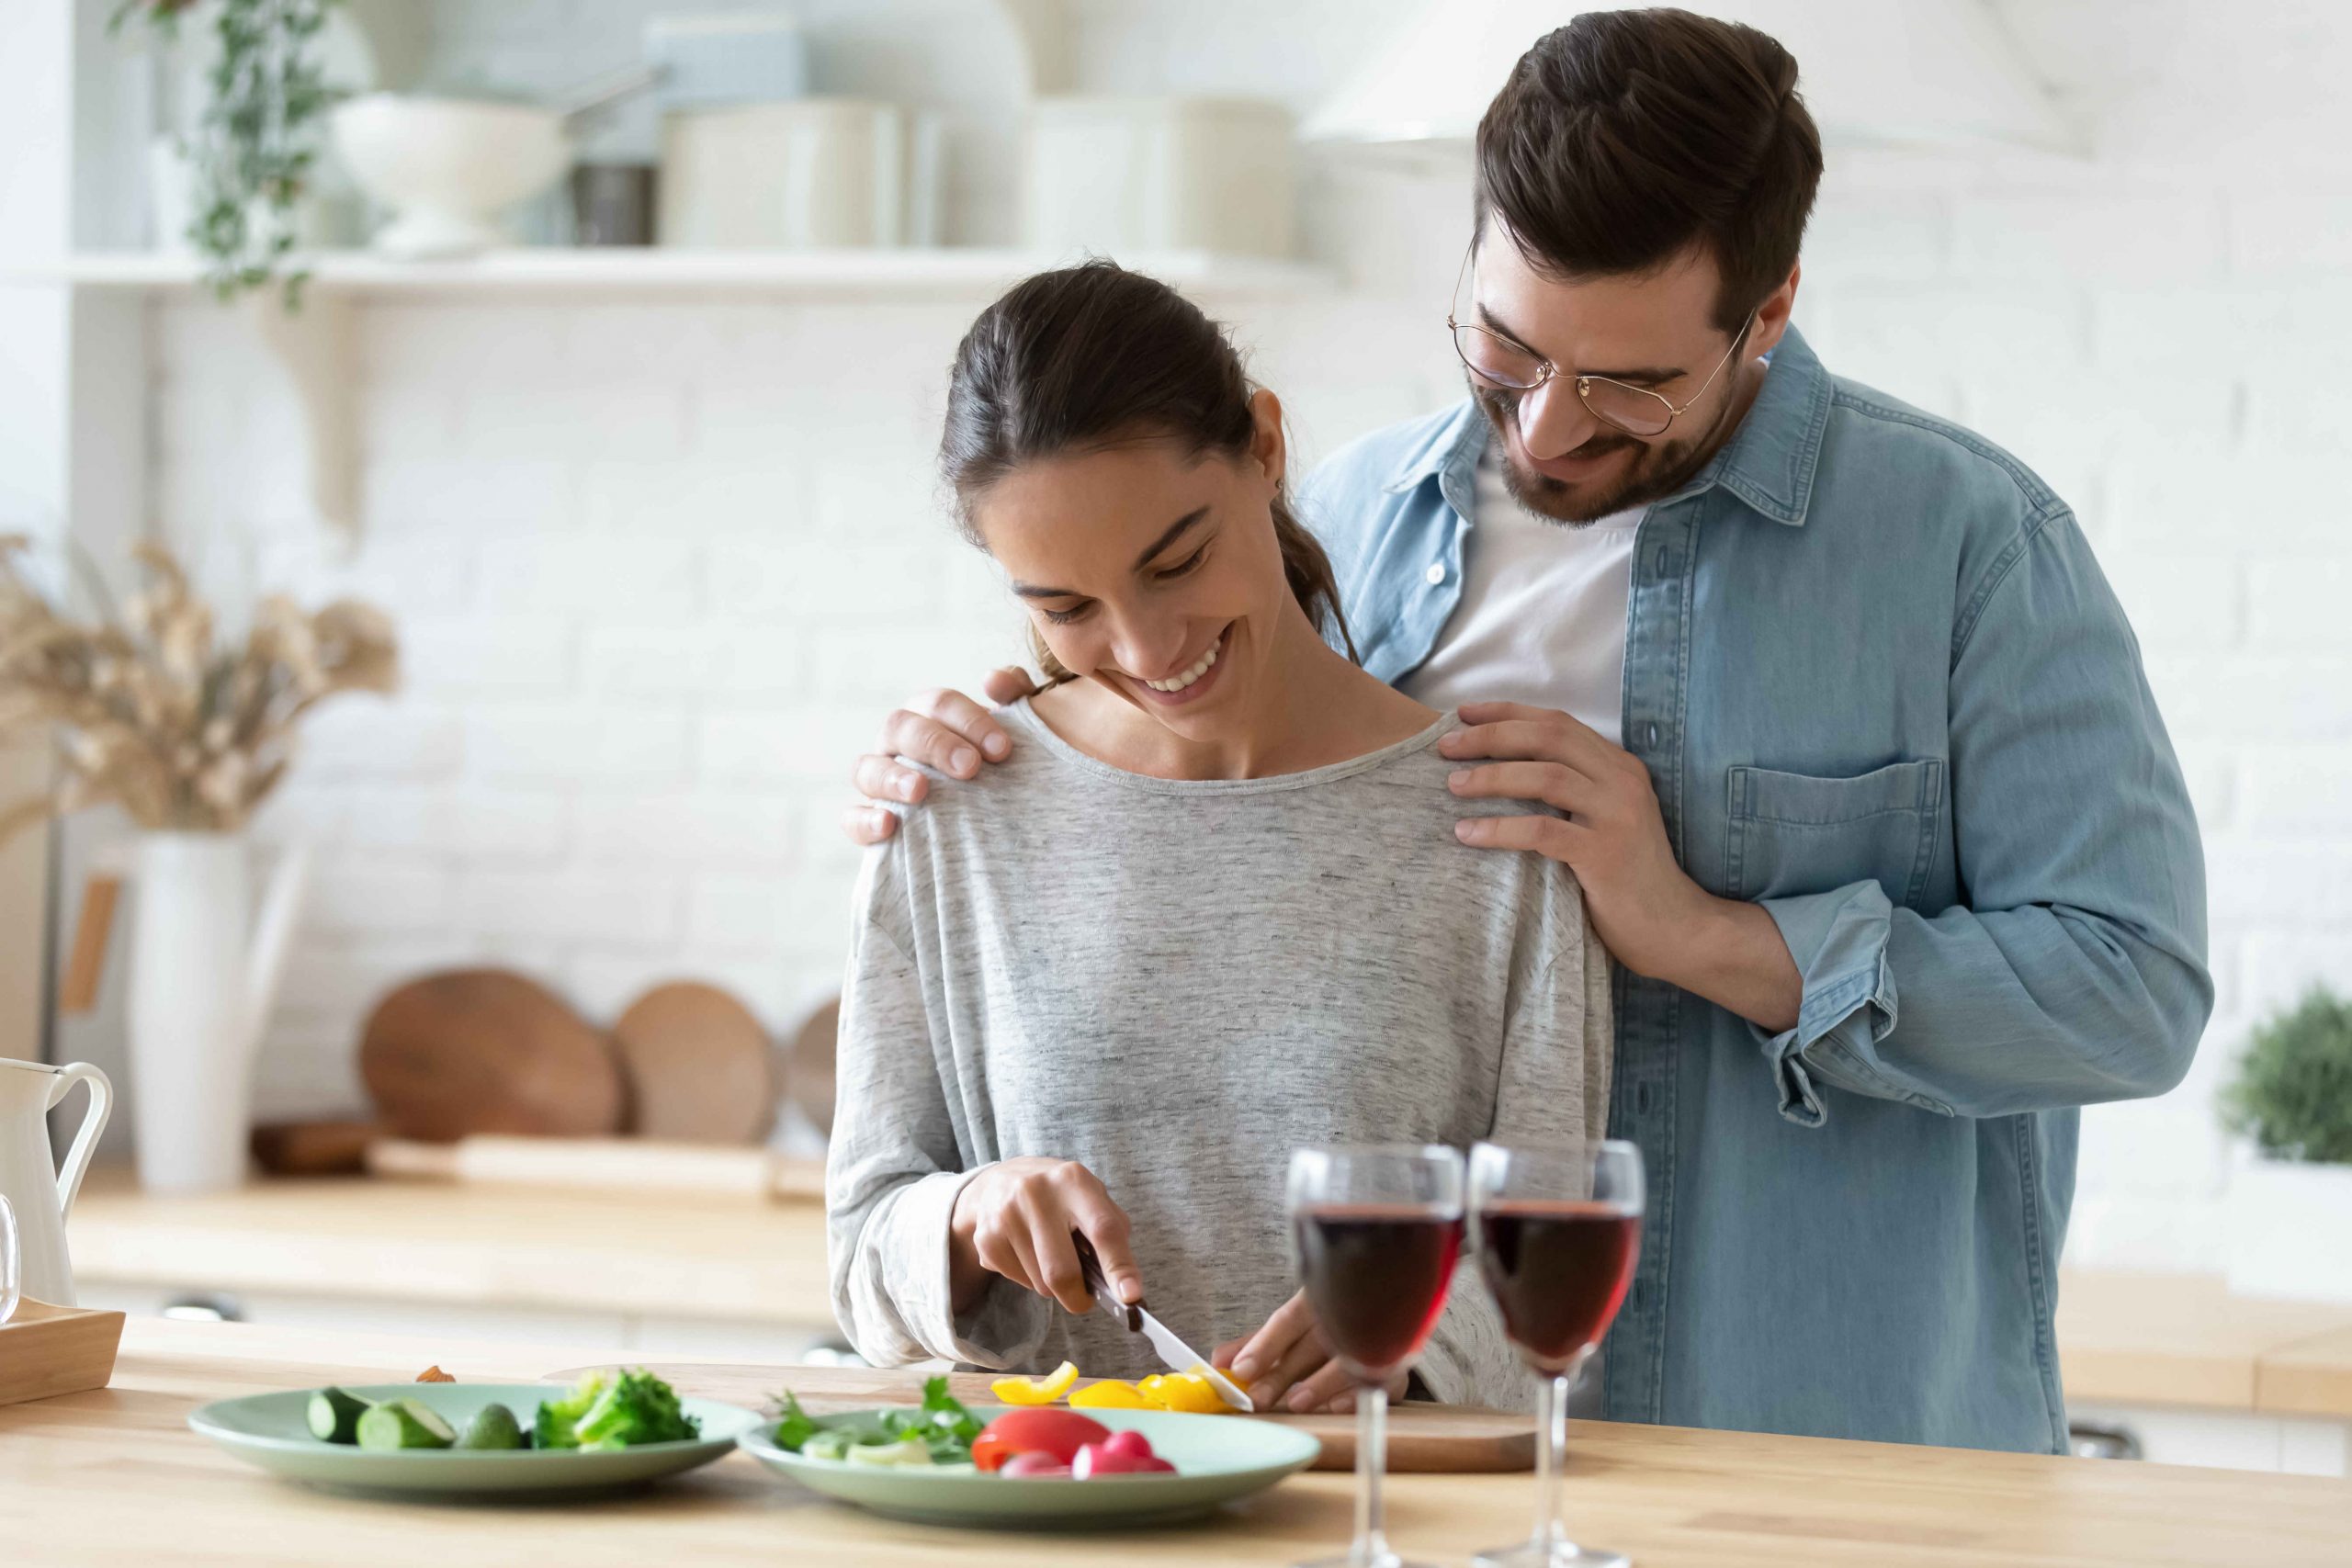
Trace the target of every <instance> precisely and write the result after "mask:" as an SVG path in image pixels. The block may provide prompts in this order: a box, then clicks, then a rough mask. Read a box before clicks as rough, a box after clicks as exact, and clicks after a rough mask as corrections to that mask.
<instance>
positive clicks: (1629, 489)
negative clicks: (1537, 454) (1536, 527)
mask: <svg viewBox="0 0 2352 1568" xmlns="http://www.w3.org/2000/svg"><path fill="white" fill-rule="evenodd" d="M1464 379H1465V380H1469V382H1470V395H1471V396H1472V397H1474V398H1476V399H1477V400H1478V409H1479V412H1482V413H1484V414H1485V415H1486V416H1487V428H1488V429H1489V430H1490V431H1491V432H1492V433H1493V435H1494V440H1495V444H1496V448H1495V455H1496V457H1498V459H1499V460H1500V462H1501V464H1502V472H1503V488H1504V489H1506V490H1508V491H1510V496H1511V499H1512V500H1513V501H1516V502H1519V503H1520V504H1521V506H1524V507H1525V508H1527V510H1528V511H1530V512H1532V513H1535V515H1537V516H1538V517H1545V518H1549V519H1550V520H1551V521H1553V522H1555V523H1566V524H1568V525H1572V526H1574V525H1582V524H1586V523H1594V522H1598V521H1599V520H1600V519H1601V518H1603V517H1607V516H1609V515H1610V514H1611V513H1618V512H1625V511H1629V510H1631V509H1632V508H1634V507H1636V506H1646V505H1648V504H1649V503H1650V502H1653V501H1656V500H1657V499H1658V498H1659V497H1661V496H1668V495H1672V494H1673V493H1674V492H1675V491H1678V490H1679V489H1681V488H1682V486H1683V485H1684V483H1686V482H1687V481H1688V480H1689V479H1690V478H1691V475H1693V474H1695V473H1697V472H1698V471H1699V469H1700V468H1701V467H1702V465H1703V464H1704V463H1705V462H1706V460H1707V459H1708V458H1709V457H1713V455H1714V446H1715V442H1714V436H1715V427H1713V426H1711V427H1710V428H1708V429H1707V430H1706V431H1704V432H1702V433H1701V434H1698V435H1694V436H1692V437H1691V439H1690V440H1688V441H1660V442H1650V441H1644V440H1641V439H1639V438H1638V437H1635V436H1632V435H1623V434H1618V433H1616V432H1614V431H1608V432H1604V433H1602V434H1598V435H1595V436H1594V437H1593V438H1592V439H1591V440H1589V441H1588V442H1586V443H1585V444H1584V445H1583V446H1579V447H1577V449H1576V450H1575V451H1574V452H1573V453H1569V454H1565V455H1566V456H1570V457H1579V458H1583V457H1603V456H1605V455H1607V454H1608V453H1611V452H1615V451H1618V450H1620V449H1623V450H1630V451H1632V452H1633V453H1634V460H1633V461H1632V462H1631V463H1630V464H1628V465H1627V466H1626V468H1625V472H1624V473H1623V476H1621V477H1620V478H1618V479H1612V480H1610V481H1607V488H1605V489H1602V490H1598V491H1588V490H1585V489H1583V488H1582V487H1579V486H1577V485H1572V484H1569V483H1567V482H1566V480H1563V479H1554V478H1552V477H1551V476H1550V475H1548V474H1539V473H1535V472H1532V471H1529V472H1526V473H1522V472H1521V471H1520V468H1519V465H1518V464H1517V463H1515V462H1513V461H1512V460H1511V456H1510V446H1511V444H1510V439H1509V436H1510V432H1511V431H1513V430H1515V429H1517V428H1518V425H1519V400H1520V398H1521V396H1524V394H1523V393H1521V394H1511V393H1503V392H1498V391H1496V390H1494V389H1492V388H1489V387H1485V386H1481V385H1479V383H1478V382H1476V380H1471V379H1470V378H1467V377H1465V378H1464ZM1721 423H1722V416H1721V414H1720V413H1718V415H1717V419H1716V425H1717V426H1719V425H1720V424H1721Z"/></svg>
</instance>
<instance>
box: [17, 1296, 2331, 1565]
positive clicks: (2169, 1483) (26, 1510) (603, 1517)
mask: <svg viewBox="0 0 2352 1568" xmlns="http://www.w3.org/2000/svg"><path fill="white" fill-rule="evenodd" d="M583 1359H585V1360H594V1359H595V1358H594V1356H593V1355H592V1356H585V1357H583V1356H582V1355H581V1354H580V1353H579V1352H577V1351H571V1352H567V1351H564V1350H561V1349H557V1348H549V1349H546V1350H538V1351H533V1350H526V1349H518V1348H515V1347H512V1346H494V1347H493V1346H459V1345H456V1344H453V1343H452V1342H449V1341H447V1340H430V1339H396V1338H386V1337H372V1336H371V1337H363V1336H358V1335H334V1334H324V1333H311V1334H307V1335H287V1334H283V1333H279V1332H277V1331H274V1330H270V1329H266V1328H262V1327H257V1326H249V1325H234V1324H183V1323H169V1322H163V1321H158V1320H153V1319H133V1320H131V1322H130V1324H129V1325H128V1326H127V1328H126V1330H125V1333H124V1336H123V1345H122V1355H121V1359H120V1360H119V1362H118V1364H117V1366H116V1370H115V1378H114V1383H113V1386H112V1387H110V1388H107V1389H104V1390H98V1391H95V1392H92V1393H78V1394H66V1395H62V1396H61V1397H58V1398H55V1399H49V1400H43V1401H40V1402H38V1403H35V1404H17V1405H10V1406H6V1407H0V1543H5V1547H6V1556H7V1559H8V1560H9V1561H10V1562H38V1563H40V1564H42V1565H43V1568H80V1565H84V1564H87V1565H91V1568H117V1565H118V1564H120V1563H125V1562H141V1563H152V1564H162V1565H165V1568H169V1565H173V1564H198V1563H217V1562H223V1561H227V1560H230V1559H232V1558H233V1560H234V1561H236V1562H241V1563H254V1564H262V1565H265V1568H266V1565H268V1564H275V1563H286V1564H289V1565H291V1564H300V1565H303V1568H308V1565H309V1564H311V1563H314V1562H325V1561H334V1562H348V1563H356V1564H369V1563H385V1564H397V1565H398V1568H413V1564H415V1563H418V1562H432V1563H434V1564H435V1565H436V1568H468V1565H469V1564H474V1563H483V1564H489V1563H498V1564H504V1563H509V1562H564V1563H566V1564H569V1565H571V1568H600V1565H605V1564H610V1565H612V1568H639V1565H641V1564H642V1563H645V1562H708V1563H732V1562H779V1561H785V1560H786V1559H789V1560H791V1561H796V1562H823V1563H826V1564H828V1565H829V1568H860V1565H863V1564H876V1565H881V1564H887V1565H888V1568H902V1565H903V1564H906V1563H909V1562H950V1561H952V1562H956V1563H958V1564H960V1565H964V1568H1053V1565H1055V1564H1058V1563H1063V1562H1069V1563H1084V1564H1088V1565H1090V1568H1092V1565H1096V1564H1100V1563H1103V1562H1120V1563H1128V1562H1206V1561H1215V1562H1232V1563H1240V1564H1250V1563H1290V1562H1296V1561H1297V1560H1299V1559H1300V1558H1301V1557H1304V1556H1306V1555H1310V1554H1312V1553H1314V1552H1317V1551H1327V1550H1328V1551H1340V1550H1342V1549H1343V1548H1344V1544H1345V1541H1346V1538H1347V1532H1348V1528H1349V1520H1350V1507H1351V1503H1350V1498H1351V1491H1350V1486H1351V1480H1350V1478H1349V1477H1348V1476H1345V1475H1337V1474H1331V1475H1325V1474H1308V1475H1302V1476H1297V1477H1294V1478H1293V1479H1291V1480H1290V1481H1287V1482H1285V1483H1283V1484H1282V1485H1281V1486H1279V1487H1277V1488H1275V1489H1274V1490H1273V1491H1272V1492H1269V1493H1266V1494H1264V1495H1261V1496H1259V1497H1257V1498H1255V1499H1253V1500H1251V1501H1250V1502H1249V1503H1246V1504H1243V1505H1240V1506H1238V1507H1236V1508H1233V1509H1229V1510H1227V1512H1225V1513H1224V1514H1221V1515H1220V1516H1218V1517H1216V1518H1215V1519H1213V1520H1211V1521H1208V1522H1205V1523H1203V1524H1200V1525H1196V1526H1187V1527H1172V1528H1169V1529H1160V1530H1155V1531H1152V1532H1149V1533H1136V1534H1125V1535H1110V1536H1103V1535H1077V1536H1063V1535H1027V1534H1012V1533H1004V1534H999V1533H993V1532H978V1531H965V1530H947V1529H932V1528H927V1527H922V1526H915V1525H902V1524H893V1523H890V1522H888V1521H887V1520H883V1519H878V1518H875V1517H869V1516H867V1515H865V1514H861V1513H858V1512H856V1511H854V1510H852V1509H849V1508H846V1507H844V1506H840V1505H837V1504H832V1503H827V1502H824V1501H821V1500H820V1499H818V1498H817V1497H815V1496H814V1495H812V1494H809V1493H807V1492H805V1491H802V1490H801V1489H799V1488H797V1487H795V1486H793V1485H791V1484H790V1483H786V1482H785V1481H783V1480H782V1479H781V1478H779V1477H775V1476H773V1475H771V1474H770V1473H768V1472H764V1471H763V1470H761V1469H759V1468H758V1467H757V1466H756V1465H754V1464H753V1463H752V1461H751V1460H750V1459H748V1458H746V1457H745V1456H742V1455H741V1454H738V1455H733V1456H730V1457H729V1458H727V1459H725V1460H722V1461H719V1462H718V1463H717V1464H715V1465H711V1466H709V1467H708V1468H707V1469H705V1470H701V1471H697V1472H694V1473H693V1474H691V1475H688V1476H684V1477H681V1478H679V1479H678V1480H676V1481H674V1482H671V1483H662V1484H661V1485H658V1486H655V1487H652V1488H650V1489H648V1490H646V1491H643V1492H639V1493H636V1494H634V1495H621V1496H616V1497H611V1498H606V1499H599V1500H597V1501H595V1502H594V1503H583V1504H582V1505H580V1506H562V1505H558V1504H537V1505H526V1506H514V1505H508V1506H501V1505H495V1504H485V1503H467V1504H449V1505H442V1504H432V1503H416V1502H398V1503H395V1502H386V1501H380V1500H371V1499H366V1498H359V1497H346V1496H339V1495H334V1494H331V1493H326V1492H321V1491H314V1490H311V1489H309V1488H306V1487H302V1486H298V1485H295V1484H292V1483H287V1482H281V1481H277V1480H274V1479H272V1478H271V1477H269V1476H267V1475H265V1474H263V1473H262V1472H259V1471H255V1470H252V1469H249V1468H247V1467H246V1466H244V1465H243V1464H242V1463H240V1462H239V1461H236V1460H233V1459H232V1458H231V1457H230V1456H229V1455H227V1454H226V1453H223V1452H221V1451H220V1450H216V1449H214V1448H213V1447H211V1446H210V1445H209V1444H208V1443H206V1442H205V1441H204V1440H203V1439H202V1438H198V1437H196V1436H195V1435H194V1434H193V1433H191V1432H189V1431H188V1430H187V1427H186V1425H185V1421H186V1417H187V1412H188V1410H189V1408H190V1407H191V1406H193V1405H194V1404H198V1403H199V1402H201V1401H204V1400H208V1399H216V1398H222V1397H227V1396H230V1395H234V1394H241V1393H260V1392H264V1391H266V1390H270V1389H290V1388H302V1387H308V1386H311V1385H314V1384H317V1383H322V1382H371V1381H381V1380H382V1379H384V1378H386V1377H388V1376H389V1377H394V1378H398V1377H405V1376H408V1375H410V1374H411V1373H413V1371H415V1369H417V1368H418V1367H419V1366H421V1365H423V1364H424V1363H425V1362H427V1361H436V1360H437V1361H439V1362H440V1363H441V1364H442V1365H443V1366H445V1367H447V1368H448V1369H449V1370H450V1371H454V1372H456V1373H457V1374H458V1377H459V1378H461V1379H511V1378H517V1377H535V1376H537V1375H538V1374H539V1373H541V1372H543V1371H547V1370H548V1369H550V1368H554V1367H558V1366H563V1365H569V1364H572V1363H574V1362H577V1361H580V1360H583ZM910 1375H911V1374H910ZM1567 1486H1568V1506H1569V1508H1570V1509H1571V1517H1572V1518H1573V1519H1574V1521H1575V1525H1576V1528H1577V1530H1578V1531H1579V1533H1581V1534H1583V1535H1584V1536H1586V1537H1587V1538H1588V1539H1589V1540H1593V1541H1596V1542H1600V1543H1605V1544H1607V1545H1609V1546H1611V1547H1614V1548H1617V1549H1619V1550H1621V1551H1628V1552H1630V1553H1631V1554H1632V1555H1633V1558H1634V1562H1637V1563H1639V1564H1640V1565H1641V1568H1724V1565H1727V1564H1743V1563H1756V1564H1774V1565H1793V1564H1798V1563H1803V1564H1806V1565H1808V1568H1813V1565H1821V1568H1884V1565H1885V1564H1887V1563H1889V1562H1933V1563H1935V1564H1936V1565H1937V1568H2127V1565H2128V1568H2165V1565H2177V1568H2188V1565H2190V1564H2197V1565H2199V1568H2202V1565H2203V1564H2207V1563H2212V1562H2261V1563H2263V1564H2265V1565H2266V1568H2321V1565H2322V1564H2326V1565H2329V1568H2341V1564H2342V1563H2343V1562H2344V1551H2345V1542H2346V1540H2352V1483H2345V1482H2341V1481H2329V1480H2321V1479H2316V1478H2312V1477H2304V1476H2275V1475H2258V1474H2253V1473H2248V1472H2234V1471H2214V1470H2187V1469H2177V1468H2170V1467H2165V1466H2158V1465H2148V1464H2138V1463H2127V1462H2120V1461H2096V1460H2074V1459H2053V1458H2038V1457H2030V1456H2024V1455H2017V1454H1985V1453H1972V1452H1967V1451H1964V1450H1951V1449H1919V1448H1903V1447H1896V1446H1892V1445H1882V1444H1874V1443H1850V1442H1833V1441H1827V1440H1824V1439H1819V1438H1775V1437H1764V1436H1758V1435H1754V1434H1747V1433H1732V1432H1700V1431H1689V1430H1683V1429H1679V1428H1673V1427H1611V1426H1603V1425H1587V1424H1584V1423H1578V1424H1577V1426H1576V1427H1575V1430H1574V1433H1573V1435H1572V1437H1571V1438H1570V1458H1569V1463H1568V1480H1567ZM1531 1488H1532V1482H1531V1481H1530V1480H1529V1479H1528V1478H1526V1477H1524V1476H1472V1475H1464V1476H1441V1475H1409V1476H1397V1477H1395V1478H1393V1479H1392V1480H1391V1481H1390V1483H1389V1488H1388V1517H1389V1528H1390V1534H1391V1536H1392V1537H1393V1538H1394V1540H1395V1541H1396V1544H1397V1546H1398V1548H1399V1549H1400V1550H1403V1551H1407V1552H1408V1553H1411V1554H1414V1555H1419V1556H1426V1557H1428V1558H1430V1559H1431V1560H1434V1561H1437V1562H1449V1563H1456V1562H1463V1561H1464V1560H1465V1559H1466V1558H1467V1557H1468V1555H1469V1554H1470V1552H1471V1551H1473V1550H1475V1549H1476V1548H1477V1547H1480V1546H1483V1545H1487V1544H1492V1543H1494V1542H1495V1541H1497V1540H1502V1539H1508V1538H1509V1537H1510V1536H1511V1535H1513V1534H1514V1533H1516V1532H1518V1531H1519V1530H1520V1529H1521V1527H1522V1525H1523V1523H1524V1519H1525V1515H1526V1511H1527V1510H1528V1509H1529V1507H1530V1506H1532V1490H1531Z"/></svg>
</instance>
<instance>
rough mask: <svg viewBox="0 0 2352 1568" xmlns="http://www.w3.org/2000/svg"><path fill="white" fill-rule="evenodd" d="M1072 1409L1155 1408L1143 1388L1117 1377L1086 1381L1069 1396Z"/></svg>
mask: <svg viewBox="0 0 2352 1568" xmlns="http://www.w3.org/2000/svg"><path fill="white" fill-rule="evenodd" d="M1069 1407H1070V1408H1071V1409H1072V1410H1150V1409H1154V1408H1156V1406H1154V1405H1153V1404H1152V1403H1151V1401H1150V1400H1148V1399H1146V1398H1145V1397H1144V1396H1143V1390H1141V1389H1139V1388H1137V1387H1136V1385H1135V1384H1133V1383H1131V1382H1124V1381H1123V1380H1121V1379H1118V1378H1104V1379H1103V1381H1102V1382H1091V1383H1088V1384H1087V1385H1086V1386H1085V1387H1084V1388H1081V1389H1080V1390H1079V1391H1078V1392H1077V1393H1073V1394H1071V1395H1070V1396H1069Z"/></svg>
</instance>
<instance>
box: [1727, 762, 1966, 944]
mask: <svg viewBox="0 0 2352 1568" xmlns="http://www.w3.org/2000/svg"><path fill="white" fill-rule="evenodd" d="M1730 784H1731V792H1730V818H1731V830H1730V832H1729V834H1728V835H1727V836H1726V838H1725V840H1724V886H1725V887H1727V888H1728V889H1730V896H1731V897H1734V898H1739V899H1744V900H1747V901H1750V902H1753V901H1755V900H1758V899H1762V898H1779V897H1788V896H1790V895H1792V894H1799V893H1826V892H1829V891H1832V890H1833V889H1836V888H1839V887H1844V886H1849V885H1850V884H1853V883H1856V882H1875V883H1877V884H1878V885H1879V886H1881V887H1883V888H1884V889H1885V891H1886V896H1887V897H1889V898H1890V899H1894V900H1895V901H1897V902H1899V903H1901V904H1903V905H1905V907H1906V908H1914V909H1916V908H1918V907H1919V902H1920V899H1921V898H1922V897H1924V896H1925V894H1926V892H1927V888H1928V876H1929V874H1931V873H1932V872H1933V871H1934V870H1935V864H1936V846H1937V845H1938V844H1939V843H1940V842H1941V841H1942V839H1943V834H1942V832H1941V826H1942V821H1943V813H1944V761H1943V759H1942V758H1940V757H1933V758H1928V759H1926V760H1924V761H1910V762H1889V763H1888V764H1887V765H1886V766H1885V767H1883V768H1880V769H1877V770H1876V771H1874V772H1871V773H1863V774H1861V775H1860V776H1859V777H1857V778H1845V779H1826V778H1815V777H1812V776H1810V775H1808V774H1804V773H1776V772H1775V771H1773V770H1772V769H1770V768H1751V767H1745V766H1740V767H1735V768H1733V769H1732V770H1731V775H1730Z"/></svg>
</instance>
